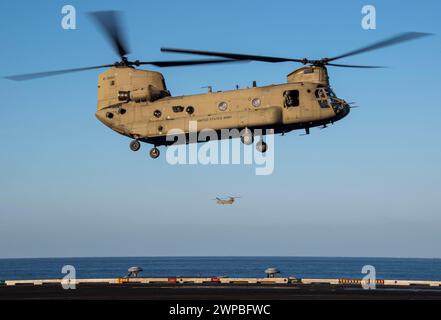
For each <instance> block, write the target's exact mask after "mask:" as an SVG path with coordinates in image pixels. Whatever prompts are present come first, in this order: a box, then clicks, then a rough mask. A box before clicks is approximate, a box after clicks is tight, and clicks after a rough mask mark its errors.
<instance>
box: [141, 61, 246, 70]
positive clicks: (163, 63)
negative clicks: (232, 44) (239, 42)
mask: <svg viewBox="0 0 441 320" xmlns="http://www.w3.org/2000/svg"><path fill="white" fill-rule="evenodd" d="M237 62H242V61H237V60H231V59H211V60H208V59H206V60H183V61H140V62H139V63H136V65H144V64H149V65H153V66H156V67H162V68H164V67H180V66H193V65H200V64H212V63H237Z"/></svg>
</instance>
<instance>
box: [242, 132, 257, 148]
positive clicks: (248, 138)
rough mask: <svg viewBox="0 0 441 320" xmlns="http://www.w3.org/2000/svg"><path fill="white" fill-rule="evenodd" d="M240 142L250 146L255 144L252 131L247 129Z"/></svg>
mask: <svg viewBox="0 0 441 320" xmlns="http://www.w3.org/2000/svg"><path fill="white" fill-rule="evenodd" d="M240 141H242V143H243V144H245V145H247V146H249V145H250V144H253V142H254V136H253V133H252V132H251V130H250V129H248V128H245V129H244V130H243V133H242V136H241V137H240Z"/></svg>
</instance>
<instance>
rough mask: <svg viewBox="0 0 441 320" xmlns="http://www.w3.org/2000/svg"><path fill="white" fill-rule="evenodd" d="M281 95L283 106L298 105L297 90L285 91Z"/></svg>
mask: <svg viewBox="0 0 441 320" xmlns="http://www.w3.org/2000/svg"><path fill="white" fill-rule="evenodd" d="M283 97H284V98H285V107H288V108H290V107H298V106H299V105H300V101H299V90H289V91H285V92H284V93H283Z"/></svg>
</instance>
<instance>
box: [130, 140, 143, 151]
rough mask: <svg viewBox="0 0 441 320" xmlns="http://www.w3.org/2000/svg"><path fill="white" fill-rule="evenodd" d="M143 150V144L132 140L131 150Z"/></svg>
mask: <svg viewBox="0 0 441 320" xmlns="http://www.w3.org/2000/svg"><path fill="white" fill-rule="evenodd" d="M140 148H141V143H140V142H139V141H138V140H132V142H130V150H132V151H138V150H139V149H140Z"/></svg>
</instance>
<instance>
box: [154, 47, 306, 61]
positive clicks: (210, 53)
mask: <svg viewBox="0 0 441 320" xmlns="http://www.w3.org/2000/svg"><path fill="white" fill-rule="evenodd" d="M161 51H162V52H173V53H186V54H197V55H202V56H210V57H222V58H227V59H234V60H253V61H262V62H300V63H307V61H306V62H305V60H304V59H291V58H278V57H269V56H256V55H249V54H239V53H228V52H215V51H201V50H189V49H176V48H161Z"/></svg>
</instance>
